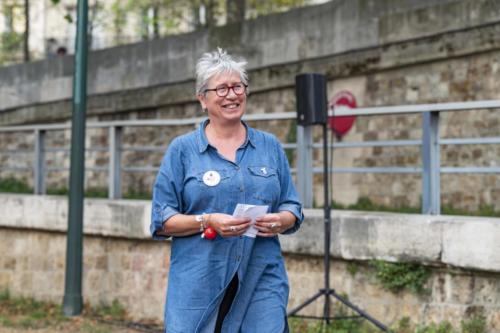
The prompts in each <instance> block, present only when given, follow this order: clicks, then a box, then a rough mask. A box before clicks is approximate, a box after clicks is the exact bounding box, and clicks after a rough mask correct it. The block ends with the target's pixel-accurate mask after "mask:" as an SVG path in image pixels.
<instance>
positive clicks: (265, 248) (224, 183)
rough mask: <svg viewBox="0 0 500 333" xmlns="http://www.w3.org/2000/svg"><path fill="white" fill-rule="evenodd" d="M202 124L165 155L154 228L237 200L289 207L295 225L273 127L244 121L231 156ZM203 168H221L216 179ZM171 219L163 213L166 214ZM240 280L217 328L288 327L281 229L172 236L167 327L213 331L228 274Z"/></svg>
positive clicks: (296, 209)
mask: <svg viewBox="0 0 500 333" xmlns="http://www.w3.org/2000/svg"><path fill="white" fill-rule="evenodd" d="M207 124H208V120H205V121H204V122H203V123H202V124H201V125H200V127H199V128H198V129H197V130H195V131H193V132H191V133H188V134H185V135H182V136H179V137H177V138H176V139H174V140H173V141H172V143H171V144H170V145H169V147H168V149H167V152H166V154H165V156H164V158H163V160H162V163H161V166H160V170H159V172H158V175H157V178H156V181H155V184H154V188H153V202H152V218H151V233H152V236H153V238H155V239H165V238H167V237H162V236H160V235H157V233H156V232H157V231H158V230H161V229H162V225H163V222H164V221H166V220H168V218H170V217H171V216H173V215H175V214H179V213H180V214H188V215H194V214H203V213H205V214H210V213H225V214H229V215H232V214H233V211H234V209H235V207H236V205H237V204H238V203H243V204H251V205H268V206H269V212H280V211H289V212H291V213H292V214H293V215H295V217H296V218H297V221H296V223H295V225H294V227H292V228H291V229H289V230H287V231H286V232H285V234H290V233H293V232H295V231H297V229H298V228H299V227H300V224H301V223H302V220H303V218H304V217H303V214H302V207H301V204H300V202H299V199H298V196H297V193H296V190H295V187H294V185H293V182H292V179H291V176H290V168H289V165H288V160H287V158H286V156H285V154H284V152H283V149H282V147H281V145H280V143H279V141H278V140H277V139H276V137H274V136H273V135H271V134H268V133H265V132H262V131H259V130H255V129H253V128H251V127H249V126H248V125H247V124H245V123H243V124H244V126H245V127H246V129H247V137H246V140H245V142H244V144H243V145H242V146H241V147H240V148H239V149H238V150H237V152H236V162H232V161H229V160H227V159H225V158H224V157H223V156H222V155H220V154H219V153H218V152H217V150H216V149H215V148H214V147H212V146H211V145H210V144H209V143H208V140H207V138H206V135H205V131H204V129H205V126H206V125H207ZM207 171H216V172H217V173H218V174H219V175H220V180H219V181H218V183H217V185H215V186H213V183H210V182H209V185H212V186H209V185H207V184H206V181H205V182H204V179H203V176H204V175H205V173H206V172H207ZM166 223H168V221H167V222H166ZM235 274H238V278H239V286H238V292H237V294H236V297H235V299H234V301H233V303H232V305H231V310H230V311H229V313H228V314H227V315H226V317H225V320H224V325H223V327H222V332H231V333H235V332H256V333H266V332H276V333H282V332H286V331H287V330H288V329H287V327H288V326H287V324H286V306H287V303H288V289H289V288H288V278H287V274H286V270H285V265H284V260H283V257H282V254H281V247H280V243H279V239H278V237H277V236H276V237H259V236H257V237H255V238H251V237H246V236H237V237H227V238H224V237H221V236H220V235H217V237H216V239H214V240H207V239H203V238H201V237H200V234H199V233H198V234H195V235H191V236H185V237H172V247H171V259H170V271H169V275H168V288H167V300H166V305H165V315H164V316H165V317H164V319H165V332H168V333H189V332H200V333H205V332H207V333H208V332H209V333H213V331H214V325H215V319H216V316H217V311H218V307H219V304H220V302H221V300H222V297H223V295H224V292H225V289H226V287H227V286H228V284H229V282H230V281H231V279H232V277H233V276H234V275H235Z"/></svg>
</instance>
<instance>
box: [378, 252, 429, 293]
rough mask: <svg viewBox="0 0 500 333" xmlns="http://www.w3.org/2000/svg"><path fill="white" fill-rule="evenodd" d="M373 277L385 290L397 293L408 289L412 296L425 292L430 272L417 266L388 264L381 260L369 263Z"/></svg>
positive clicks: (423, 267)
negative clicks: (373, 272)
mask: <svg viewBox="0 0 500 333" xmlns="http://www.w3.org/2000/svg"><path fill="white" fill-rule="evenodd" d="M371 265H372V267H373V268H374V269H375V277H376V279H377V280H378V282H379V283H380V284H381V285H382V286H383V287H384V288H385V289H387V290H390V291H392V292H395V293H397V292H399V291H401V290H404V289H408V290H409V291H410V292H412V293H414V294H423V293H425V292H426V289H425V288H424V286H425V283H426V282H427V280H428V279H429V277H430V270H429V269H428V268H427V267H425V266H422V265H419V264H411V263H390V262H385V261H381V260H374V261H372V262H371Z"/></svg>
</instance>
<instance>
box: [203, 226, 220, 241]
mask: <svg viewBox="0 0 500 333" xmlns="http://www.w3.org/2000/svg"><path fill="white" fill-rule="evenodd" d="M202 237H203V238H206V239H214V238H215V237H217V232H216V231H215V229H214V228H212V227H208V228H206V229H205V230H204V231H203V235H202Z"/></svg>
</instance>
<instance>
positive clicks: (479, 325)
mask: <svg viewBox="0 0 500 333" xmlns="http://www.w3.org/2000/svg"><path fill="white" fill-rule="evenodd" d="M460 325H461V327H462V333H486V318H485V317H484V316H482V315H476V316H474V317H472V318H470V319H469V320H462V321H461V322H460Z"/></svg>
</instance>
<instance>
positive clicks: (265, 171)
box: [260, 167, 267, 175]
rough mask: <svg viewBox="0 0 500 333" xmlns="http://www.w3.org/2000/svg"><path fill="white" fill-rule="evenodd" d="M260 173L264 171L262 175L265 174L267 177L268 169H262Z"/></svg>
mask: <svg viewBox="0 0 500 333" xmlns="http://www.w3.org/2000/svg"><path fill="white" fill-rule="evenodd" d="M260 171H262V173H263V174H264V175H267V170H266V167H263V168H260Z"/></svg>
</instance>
